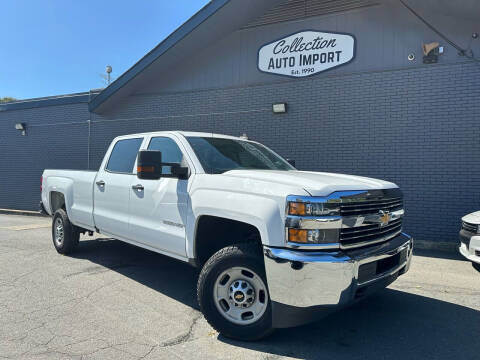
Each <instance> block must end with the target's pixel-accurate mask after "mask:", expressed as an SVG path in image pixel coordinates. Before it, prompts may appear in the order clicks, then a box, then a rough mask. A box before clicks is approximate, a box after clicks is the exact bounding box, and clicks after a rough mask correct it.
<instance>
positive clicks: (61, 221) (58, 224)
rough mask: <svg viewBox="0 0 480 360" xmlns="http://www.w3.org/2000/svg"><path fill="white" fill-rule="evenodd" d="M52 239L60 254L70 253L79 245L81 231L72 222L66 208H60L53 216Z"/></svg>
mask: <svg viewBox="0 0 480 360" xmlns="http://www.w3.org/2000/svg"><path fill="white" fill-rule="evenodd" d="M52 240H53V245H54V246H55V249H56V250H57V252H58V253H60V254H65V255H66V254H70V253H71V252H73V251H75V250H76V248H77V246H78V242H79V240H80V233H79V232H78V230H77V228H76V227H75V226H74V225H73V224H72V223H71V222H70V219H69V218H68V215H67V212H66V211H65V210H64V209H58V210H57V211H56V212H55V215H54V216H53V221H52Z"/></svg>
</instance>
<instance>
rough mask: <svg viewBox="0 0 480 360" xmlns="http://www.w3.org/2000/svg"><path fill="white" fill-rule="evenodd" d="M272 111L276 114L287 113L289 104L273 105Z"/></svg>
mask: <svg viewBox="0 0 480 360" xmlns="http://www.w3.org/2000/svg"><path fill="white" fill-rule="evenodd" d="M272 110H273V112H274V113H275V114H283V113H286V112H287V104H286V103H279V104H273V107H272Z"/></svg>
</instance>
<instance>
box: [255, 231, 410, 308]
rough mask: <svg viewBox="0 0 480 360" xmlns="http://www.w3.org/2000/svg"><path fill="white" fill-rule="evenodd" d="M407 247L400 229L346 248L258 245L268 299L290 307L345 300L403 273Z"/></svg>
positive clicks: (358, 295) (406, 259)
mask: <svg viewBox="0 0 480 360" xmlns="http://www.w3.org/2000/svg"><path fill="white" fill-rule="evenodd" d="M412 250H413V239H412V238H411V237H410V236H409V235H406V234H403V233H402V234H400V235H398V236H396V237H394V238H393V239H391V240H389V241H388V242H385V243H383V244H381V245H377V246H371V247H369V248H367V249H365V248H361V249H354V250H348V251H337V252H327V251H314V252H306V251H297V250H292V249H279V248H270V247H264V257H265V270H266V275H267V282H268V288H269V293H270V298H271V299H272V301H274V302H276V303H280V304H282V305H288V306H291V307H296V308H309V307H314V306H318V305H325V306H338V305H345V304H348V303H349V302H352V301H353V300H355V299H357V298H359V297H361V296H362V295H364V294H365V293H366V292H367V291H366V290H367V289H369V288H373V287H374V285H377V286H378V285H380V286H381V287H384V286H387V285H388V284H389V283H390V282H392V281H393V280H395V279H396V277H397V276H398V275H401V274H403V273H405V272H406V271H407V270H408V269H409V267H410V262H411V258H412Z"/></svg>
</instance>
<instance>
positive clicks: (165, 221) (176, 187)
mask: <svg viewBox="0 0 480 360" xmlns="http://www.w3.org/2000/svg"><path fill="white" fill-rule="evenodd" d="M147 149H148V150H157V151H161V153H162V162H165V163H179V164H182V166H187V162H186V159H185V157H184V155H183V153H182V151H181V150H180V148H179V146H178V145H177V143H176V141H175V140H174V138H173V137H169V136H161V137H152V138H151V139H150V140H149V143H148V145H147ZM170 170H171V169H170V167H164V168H163V170H162V172H163V173H168V172H169V171H170ZM187 187H188V180H180V179H176V178H161V179H159V180H140V179H138V178H137V177H134V178H132V180H131V183H130V192H131V193H130V225H129V234H130V237H131V238H132V240H135V241H137V242H141V243H144V244H146V245H148V246H151V247H153V248H155V249H159V250H162V251H166V252H168V253H171V254H175V255H180V256H182V257H184V256H186V247H185V227H186V225H187V206H188V199H189V197H188V191H187Z"/></svg>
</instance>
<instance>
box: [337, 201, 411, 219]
mask: <svg viewBox="0 0 480 360" xmlns="http://www.w3.org/2000/svg"><path fill="white" fill-rule="evenodd" d="M402 208H403V201H402V198H392V199H385V200H375V201H363V202H347V203H342V204H341V205H340V213H341V215H342V216H355V215H365V214H371V213H378V212H379V211H380V210H384V211H385V210H388V211H395V210H400V209H402Z"/></svg>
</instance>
